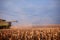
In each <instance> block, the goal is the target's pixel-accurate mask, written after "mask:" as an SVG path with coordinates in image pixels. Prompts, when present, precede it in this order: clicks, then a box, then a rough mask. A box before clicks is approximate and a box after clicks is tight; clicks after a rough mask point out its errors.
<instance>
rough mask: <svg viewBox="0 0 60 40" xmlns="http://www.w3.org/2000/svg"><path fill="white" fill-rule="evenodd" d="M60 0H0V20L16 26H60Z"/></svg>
mask: <svg viewBox="0 0 60 40" xmlns="http://www.w3.org/2000/svg"><path fill="white" fill-rule="evenodd" d="M59 10H60V0H0V18H1V19H5V20H8V21H9V20H17V21H18V23H13V24H15V25H18V24H32V25H37V24H39V25H43V24H60V11H59Z"/></svg>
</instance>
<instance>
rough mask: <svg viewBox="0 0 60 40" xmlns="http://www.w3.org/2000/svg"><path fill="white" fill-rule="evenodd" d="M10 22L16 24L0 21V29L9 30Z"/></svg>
mask: <svg viewBox="0 0 60 40" xmlns="http://www.w3.org/2000/svg"><path fill="white" fill-rule="evenodd" d="M12 22H17V21H16V20H15V21H6V20H3V19H0V29H9V28H10V27H11V24H12Z"/></svg>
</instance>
